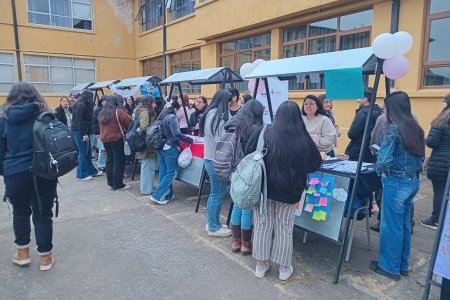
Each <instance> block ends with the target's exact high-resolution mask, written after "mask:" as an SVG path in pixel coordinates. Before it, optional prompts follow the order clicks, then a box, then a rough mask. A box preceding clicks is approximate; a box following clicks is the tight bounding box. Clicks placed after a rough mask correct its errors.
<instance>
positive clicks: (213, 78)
mask: <svg viewBox="0 0 450 300" xmlns="http://www.w3.org/2000/svg"><path fill="white" fill-rule="evenodd" d="M242 81H243V80H242V77H241V76H239V75H238V74H237V73H236V72H234V71H232V70H231V69H229V68H227V67H219V68H211V69H204V70H197V71H188V72H180V73H175V74H172V75H170V76H169V77H167V78H166V79H164V80H163V81H161V83H160V84H161V85H169V84H172V83H185V82H186V83H189V84H191V85H196V84H197V85H200V84H220V83H224V82H242Z"/></svg>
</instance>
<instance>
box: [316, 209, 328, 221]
mask: <svg viewBox="0 0 450 300" xmlns="http://www.w3.org/2000/svg"><path fill="white" fill-rule="evenodd" d="M312 218H313V220H316V221H325V219H326V218H327V213H326V212H325V211H321V210H316V211H315V212H314V214H313V216H312Z"/></svg>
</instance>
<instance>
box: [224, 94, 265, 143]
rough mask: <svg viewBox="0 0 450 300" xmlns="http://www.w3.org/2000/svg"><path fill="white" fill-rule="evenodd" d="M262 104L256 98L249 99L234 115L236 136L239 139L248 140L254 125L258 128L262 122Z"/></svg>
mask: <svg viewBox="0 0 450 300" xmlns="http://www.w3.org/2000/svg"><path fill="white" fill-rule="evenodd" d="M263 115H264V105H262V104H261V102H259V101H258V100H250V101H248V102H247V104H245V105H244V106H243V107H242V109H241V110H240V111H239V113H238V114H237V115H236V116H235V117H234V118H235V119H236V121H237V122H238V125H237V127H236V131H235V132H236V136H237V137H238V139H240V140H241V141H244V142H246V141H248V140H249V139H250V136H251V135H252V133H253V131H254V129H255V126H256V127H257V128H259V127H260V126H262V124H263ZM230 122H231V121H230Z"/></svg>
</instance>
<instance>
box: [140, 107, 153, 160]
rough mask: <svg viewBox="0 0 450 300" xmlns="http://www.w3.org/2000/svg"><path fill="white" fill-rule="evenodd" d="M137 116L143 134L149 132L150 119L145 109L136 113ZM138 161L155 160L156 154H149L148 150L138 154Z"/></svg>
mask: <svg viewBox="0 0 450 300" xmlns="http://www.w3.org/2000/svg"><path fill="white" fill-rule="evenodd" d="M136 116H137V117H138V118H139V127H140V128H141V131H142V132H147V128H148V126H150V117H149V115H148V111H147V109H145V108H142V109H140V110H139V111H137V112H136ZM136 158H137V159H155V158H156V153H154V152H149V151H147V149H145V150H144V151H141V152H136Z"/></svg>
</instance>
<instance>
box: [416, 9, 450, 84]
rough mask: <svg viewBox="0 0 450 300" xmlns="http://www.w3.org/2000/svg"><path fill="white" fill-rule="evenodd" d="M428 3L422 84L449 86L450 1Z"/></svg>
mask: <svg viewBox="0 0 450 300" xmlns="http://www.w3.org/2000/svg"><path fill="white" fill-rule="evenodd" d="M428 3H429V10H428V16H427V29H426V37H427V39H428V41H427V42H426V43H425V54H424V59H423V61H424V67H423V85H424V86H450V51H449V48H450V36H449V34H448V32H449V31H450V2H449V1H448V0H430V1H429V2H428Z"/></svg>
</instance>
